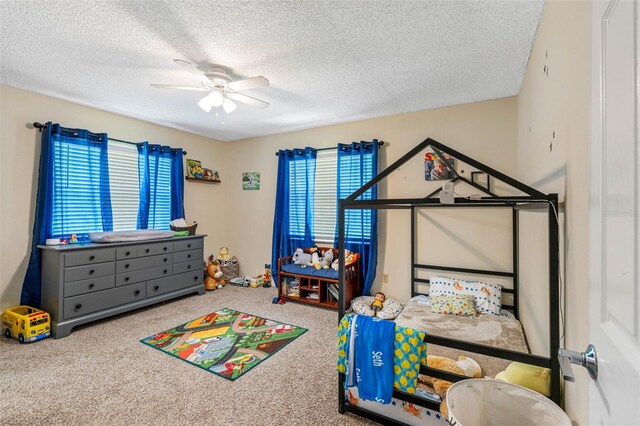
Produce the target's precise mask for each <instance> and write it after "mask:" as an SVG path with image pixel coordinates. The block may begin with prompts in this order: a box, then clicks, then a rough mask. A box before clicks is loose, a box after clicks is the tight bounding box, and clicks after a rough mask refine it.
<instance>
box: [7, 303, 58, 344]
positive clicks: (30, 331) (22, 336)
mask: <svg viewBox="0 0 640 426" xmlns="http://www.w3.org/2000/svg"><path fill="white" fill-rule="evenodd" d="M2 328H3V329H4V335H5V336H7V337H8V338H11V337H13V338H16V339H18V341H19V342H20V343H25V342H37V341H38V340H42V339H44V338H46V337H49V336H50V335H51V318H50V317H49V314H48V313H46V312H44V311H41V310H40V309H36V308H32V307H30V306H26V305H21V306H14V307H13V308H9V309H7V310H6V311H4V313H3V314H2Z"/></svg>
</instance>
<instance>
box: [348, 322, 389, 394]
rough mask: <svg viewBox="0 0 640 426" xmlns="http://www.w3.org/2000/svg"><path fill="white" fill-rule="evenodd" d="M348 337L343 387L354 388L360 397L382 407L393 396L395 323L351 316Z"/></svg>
mask: <svg viewBox="0 0 640 426" xmlns="http://www.w3.org/2000/svg"><path fill="white" fill-rule="evenodd" d="M352 321H353V323H352V327H351V330H350V336H349V349H348V354H349V355H348V358H349V363H348V365H349V366H352V367H353V368H349V371H348V372H347V386H358V392H359V394H360V398H361V399H363V400H365V401H376V402H380V403H382V404H389V403H391V398H392V395H393V379H394V371H393V358H394V354H393V347H394V340H395V339H394V336H395V326H396V325H395V323H394V322H391V321H386V320H381V319H378V318H371V317H367V316H362V315H354V316H353V320H352Z"/></svg>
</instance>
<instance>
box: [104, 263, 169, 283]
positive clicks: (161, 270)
mask: <svg viewBox="0 0 640 426" xmlns="http://www.w3.org/2000/svg"><path fill="white" fill-rule="evenodd" d="M172 274H173V266H172V265H166V266H158V267H155V268H149V269H141V270H139V271H132V272H125V273H123V274H118V275H116V287H118V286H122V285H128V284H132V283H138V282H141V281H148V280H152V279H154V278H161V277H168V276H170V275H172Z"/></svg>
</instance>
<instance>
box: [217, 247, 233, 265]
mask: <svg viewBox="0 0 640 426" xmlns="http://www.w3.org/2000/svg"><path fill="white" fill-rule="evenodd" d="M216 259H217V260H218V262H220V263H221V264H223V265H225V264H227V263H228V262H229V261H230V260H231V256H229V249H228V248H226V247H220V252H219V253H218V257H217V258H216Z"/></svg>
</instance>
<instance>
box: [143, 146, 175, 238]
mask: <svg viewBox="0 0 640 426" xmlns="http://www.w3.org/2000/svg"><path fill="white" fill-rule="evenodd" d="M149 171H150V176H151V182H150V184H151V203H150V205H149V224H148V227H149V229H163V230H169V228H170V226H169V222H171V158H170V157H153V156H150V157H149ZM156 171H157V173H156Z"/></svg>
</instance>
